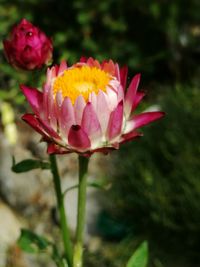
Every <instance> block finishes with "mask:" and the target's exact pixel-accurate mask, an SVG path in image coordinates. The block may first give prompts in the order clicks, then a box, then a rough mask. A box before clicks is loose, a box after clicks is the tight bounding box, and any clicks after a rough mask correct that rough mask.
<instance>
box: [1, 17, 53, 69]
mask: <svg viewBox="0 0 200 267" xmlns="http://www.w3.org/2000/svg"><path fill="white" fill-rule="evenodd" d="M3 44H4V51H5V55H6V58H7V60H8V62H9V63H10V64H11V65H12V66H14V67H16V68H18V69H23V70H33V69H39V68H41V67H42V66H43V65H44V64H47V63H48V62H49V61H50V60H51V58H52V51H53V46H52V41H51V39H50V38H48V37H47V36H46V35H45V33H44V32H42V31H41V30H40V29H39V28H37V27H35V26H34V25H33V24H31V23H30V22H29V21H27V20H26V19H22V20H21V22H20V23H19V24H17V25H16V26H14V27H13V29H12V31H11V33H10V37H9V39H8V40H5V41H4V42H3Z"/></svg>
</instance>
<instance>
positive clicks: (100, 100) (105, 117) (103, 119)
mask: <svg viewBox="0 0 200 267" xmlns="http://www.w3.org/2000/svg"><path fill="white" fill-rule="evenodd" d="M106 99H107V98H106V95H105V94H104V93H103V92H102V91H101V90H100V91H99V93H98V95H97V109H96V112H97V117H98V119H99V122H100V125H101V130H102V133H103V134H105V132H106V130H107V126H108V121H109V118H110V110H109V107H108V103H107V100H106Z"/></svg>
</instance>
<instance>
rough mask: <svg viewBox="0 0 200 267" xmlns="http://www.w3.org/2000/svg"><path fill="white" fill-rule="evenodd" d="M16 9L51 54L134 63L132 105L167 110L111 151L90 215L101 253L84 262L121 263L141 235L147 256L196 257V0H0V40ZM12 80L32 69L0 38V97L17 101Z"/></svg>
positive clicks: (199, 186) (199, 115)
mask: <svg viewBox="0 0 200 267" xmlns="http://www.w3.org/2000/svg"><path fill="white" fill-rule="evenodd" d="M23 17H24V18H26V19H28V20H30V21H31V22H32V23H33V24H35V25H37V26H39V27H41V28H42V29H43V31H45V32H46V33H47V35H48V36H52V38H53V42H54V61H55V62H56V63H58V62H59V61H60V60H61V59H67V61H69V62H70V63H73V62H75V61H77V60H78V59H79V58H80V56H82V55H85V56H92V57H95V58H97V59H99V60H103V59H109V58H111V59H113V60H114V61H117V62H119V64H120V65H124V64H126V65H128V67H129V78H128V80H129V81H130V79H131V77H132V76H133V75H134V74H135V73H138V72H141V73H142V82H141V85H140V89H145V90H147V91H148V96H147V97H146V99H145V100H146V101H144V102H145V103H143V104H142V106H141V110H142V109H144V108H146V107H148V106H151V105H153V104H154V103H157V104H159V106H160V108H161V110H163V111H165V112H166V113H167V116H166V118H165V119H164V120H162V121H160V122H158V123H155V124H154V125H151V126H150V127H145V129H143V132H144V134H145V135H144V137H143V138H142V139H140V140H138V141H135V142H132V143H129V144H126V145H124V146H123V147H122V148H121V149H120V151H117V152H116V153H115V152H114V153H113V154H112V156H111V158H110V166H111V167H110V169H109V170H108V173H107V174H106V176H107V177H108V178H107V179H108V180H109V181H110V180H111V181H112V188H111V189H110V191H109V193H103V201H102V203H103V204H102V205H103V212H102V214H101V215H100V216H99V219H98V229H99V234H100V235H101V236H102V237H103V239H104V240H105V242H107V243H106V244H107V245H106V248H107V249H109V250H110V251H111V253H110V254H109V256H108V255H106V256H105V255H104V257H105V259H104V258H103V256H102V255H100V256H99V255H96V256H95V255H90V256H91V262H88V265H89V263H90V264H91V266H93V265H95V264H94V263H93V262H95V259H97V262H98V264H99V265H100V263H99V262H101V261H102V266H104V265H103V263H104V262H105V263H106V266H123V262H124V261H125V259H127V257H128V256H130V255H131V254H132V251H133V247H134V246H135V245H136V244H138V243H139V242H140V241H141V240H143V239H147V240H148V241H149V244H150V266H154V267H166V266H169V267H171V266H172V267H173V266H195V267H198V266H200V255H199V251H200V180H199V173H200V164H199V159H200V138H199V137H200V127H199V123H200V110H199V103H200V91H199V82H200V75H199V74H200V64H199V62H200V61H199V60H200V2H199V1H198V0H190V1H186V0H174V1H167V0H159V1H158V0H157V1H147V0H146V1H145V0H140V1H139V0H115V1H114V0H101V1H97V0H93V1H86V0H74V1H73V0H68V1H67V0H60V1H56V0H44V1H41V0H26V1H25V0H10V1H8V0H0V40H3V39H5V38H6V37H7V35H8V32H9V31H10V29H11V27H12V25H13V24H15V23H17V22H18V21H19V20H20V19H21V18H23ZM41 79H42V80H43V79H44V77H42V78H41ZM42 80H39V81H38V79H37V83H38V84H40V85H41V83H42ZM19 82H25V83H27V84H29V85H32V86H35V83H36V77H34V75H33V76H32V78H31V79H30V74H29V75H26V73H19V72H17V71H15V70H13V69H12V67H10V66H9V65H8V64H7V62H6V60H5V57H4V55H3V46H2V42H0V99H1V101H8V102H9V103H11V104H12V105H13V107H14V108H17V109H18V110H19V111H20V110H22V109H24V104H23V100H24V98H23V96H22V95H21V93H20V92H19V89H18V83H19ZM116 166H117V168H116ZM113 203H114V204H113ZM99 258H100V259H101V260H99ZM114 258H115V259H116V258H117V260H114Z"/></svg>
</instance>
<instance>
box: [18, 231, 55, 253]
mask: <svg viewBox="0 0 200 267" xmlns="http://www.w3.org/2000/svg"><path fill="white" fill-rule="evenodd" d="M17 243H18V246H19V247H20V248H21V249H22V250H23V251H25V252H28V253H39V252H44V251H45V250H46V249H47V247H48V246H49V245H51V243H50V242H49V241H48V240H47V239H46V238H45V237H43V236H39V235H37V234H35V233H33V232H31V231H29V230H27V229H22V230H21V235H20V238H19V239H18V242H17Z"/></svg>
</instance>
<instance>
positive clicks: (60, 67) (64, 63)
mask: <svg viewBox="0 0 200 267" xmlns="http://www.w3.org/2000/svg"><path fill="white" fill-rule="evenodd" d="M66 69H67V62H66V61H65V60H63V61H62V62H61V64H60V66H59V69H58V75H59V74H60V73H62V72H63V71H65V70H66Z"/></svg>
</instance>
